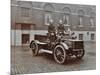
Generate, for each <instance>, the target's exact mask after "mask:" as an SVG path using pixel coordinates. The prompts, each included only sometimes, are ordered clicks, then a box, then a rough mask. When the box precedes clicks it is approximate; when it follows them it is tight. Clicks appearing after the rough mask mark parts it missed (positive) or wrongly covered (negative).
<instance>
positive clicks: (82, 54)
mask: <svg viewBox="0 0 100 75" xmlns="http://www.w3.org/2000/svg"><path fill="white" fill-rule="evenodd" d="M84 54H85V50H84V49H83V50H80V51H78V52H77V53H76V58H77V59H82V57H83V56H84Z"/></svg>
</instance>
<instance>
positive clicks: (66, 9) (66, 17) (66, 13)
mask: <svg viewBox="0 0 100 75" xmlns="http://www.w3.org/2000/svg"><path fill="white" fill-rule="evenodd" d="M63 12H64V16H63V21H64V24H65V25H70V22H69V18H70V17H69V16H70V13H71V10H70V8H69V7H64V8H63Z"/></svg>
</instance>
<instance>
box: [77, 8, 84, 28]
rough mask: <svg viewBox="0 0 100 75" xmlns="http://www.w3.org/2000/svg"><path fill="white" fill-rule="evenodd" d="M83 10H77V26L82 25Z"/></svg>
mask: <svg viewBox="0 0 100 75" xmlns="http://www.w3.org/2000/svg"><path fill="white" fill-rule="evenodd" d="M84 14H85V13H84V11H83V10H82V9H81V10H78V16H79V27H83V17H84Z"/></svg>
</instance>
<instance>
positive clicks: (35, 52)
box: [30, 41, 39, 56]
mask: <svg viewBox="0 0 100 75" xmlns="http://www.w3.org/2000/svg"><path fill="white" fill-rule="evenodd" d="M30 48H31V50H32V54H33V56H37V55H38V52H39V49H38V45H37V43H36V42H35V41H31V43H30Z"/></svg>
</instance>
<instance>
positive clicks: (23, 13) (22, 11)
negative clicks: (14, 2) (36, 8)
mask: <svg viewBox="0 0 100 75" xmlns="http://www.w3.org/2000/svg"><path fill="white" fill-rule="evenodd" d="M21 15H22V16H24V17H28V16H29V8H25V7H21Z"/></svg>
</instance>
